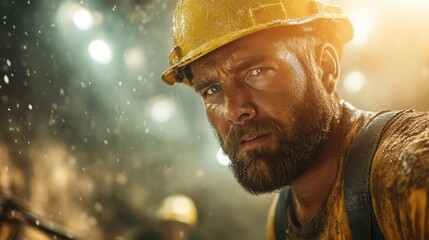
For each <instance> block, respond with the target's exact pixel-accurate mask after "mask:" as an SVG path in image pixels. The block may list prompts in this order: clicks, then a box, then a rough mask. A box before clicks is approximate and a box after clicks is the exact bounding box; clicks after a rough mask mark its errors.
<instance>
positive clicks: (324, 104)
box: [216, 80, 335, 195]
mask: <svg viewBox="0 0 429 240" xmlns="http://www.w3.org/2000/svg"><path fill="white" fill-rule="evenodd" d="M308 82H309V85H308V86H309V87H308V89H307V91H306V93H305V96H304V98H303V101H302V102H301V103H300V104H297V105H296V106H294V107H293V108H292V109H289V108H286V107H285V109H284V111H285V112H287V111H289V112H291V116H292V117H291V118H292V119H289V120H290V121H288V122H290V124H287V125H282V123H281V122H279V121H276V120H274V119H271V118H270V119H252V120H249V121H247V122H245V123H243V124H238V125H234V126H232V127H231V129H230V130H229V132H228V133H227V134H226V135H225V136H224V137H221V136H220V135H219V132H216V135H217V137H218V139H219V142H220V145H221V147H222V149H223V151H224V153H225V154H226V155H227V156H228V157H229V159H230V160H231V165H230V166H231V169H232V172H233V174H234V177H235V178H236V180H237V181H238V182H239V183H240V185H241V186H242V187H243V188H244V189H245V190H247V191H248V192H249V193H251V194H254V195H258V194H263V193H270V192H273V191H276V190H279V189H281V188H283V187H284V186H286V185H288V184H290V183H291V182H292V181H293V180H295V179H297V178H298V177H299V176H300V175H301V174H302V173H303V172H305V170H307V169H308V168H309V167H311V165H312V162H313V161H314V159H313V155H314V153H315V152H316V151H317V149H318V147H319V146H320V145H322V144H323V143H324V142H325V141H326V139H327V136H328V133H329V129H330V124H331V122H332V120H333V118H334V113H335V104H334V103H333V102H332V101H331V100H330V98H329V96H328V95H327V93H326V92H325V91H324V89H322V88H323V87H322V86H321V84H320V82H316V81H315V80H313V81H311V80H310V81H308ZM318 83H319V84H318ZM286 129H288V130H289V131H287V130H286ZM267 132H269V133H271V134H272V137H274V139H275V141H277V144H276V145H277V146H279V147H278V148H277V149H273V148H272V147H270V146H267V145H262V146H260V147H258V148H256V149H251V150H248V151H244V152H240V151H239V143H240V138H241V137H242V136H243V135H244V134H250V135H251V136H258V135H261V134H264V133H267Z"/></svg>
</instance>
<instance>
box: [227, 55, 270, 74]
mask: <svg viewBox="0 0 429 240" xmlns="http://www.w3.org/2000/svg"><path fill="white" fill-rule="evenodd" d="M264 59H267V56H265V55H257V56H249V57H246V58H245V59H243V60H242V61H240V62H239V63H237V65H236V66H234V67H232V69H231V70H232V71H233V72H239V71H242V70H245V69H247V68H249V67H251V66H252V65H254V64H255V62H258V61H262V60H264Z"/></svg>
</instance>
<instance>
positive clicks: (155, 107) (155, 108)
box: [150, 96, 176, 123]
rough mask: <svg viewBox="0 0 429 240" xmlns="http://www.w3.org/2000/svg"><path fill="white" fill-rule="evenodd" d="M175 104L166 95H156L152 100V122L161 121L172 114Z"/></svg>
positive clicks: (165, 120)
mask: <svg viewBox="0 0 429 240" xmlns="http://www.w3.org/2000/svg"><path fill="white" fill-rule="evenodd" d="M175 109H176V104H175V103H174V102H173V101H171V100H170V99H169V98H166V97H160V96H158V97H156V98H154V99H153V100H152V107H151V110H150V117H151V118H152V120H153V121H154V122H158V123H163V122H167V121H168V120H170V118H171V117H172V116H173V113H174V110H175Z"/></svg>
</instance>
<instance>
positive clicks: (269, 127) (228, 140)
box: [221, 119, 281, 149]
mask: <svg viewBox="0 0 429 240" xmlns="http://www.w3.org/2000/svg"><path fill="white" fill-rule="evenodd" d="M279 131H281V127H280V124H279V123H278V122H277V121H275V120H273V119H258V120H256V119H254V120H251V121H248V122H245V123H243V124H237V125H233V126H232V127H231V128H230V129H229V131H228V133H227V134H226V135H225V137H224V138H223V139H222V142H223V143H221V144H222V145H223V147H226V148H227V149H230V148H231V147H232V146H238V144H240V141H241V138H242V137H243V135H245V134H248V135H251V136H258V135H262V134H266V133H268V132H270V133H274V134H275V133H278V132H279Z"/></svg>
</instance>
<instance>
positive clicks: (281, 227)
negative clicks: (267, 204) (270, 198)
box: [274, 187, 290, 240]
mask: <svg viewBox="0 0 429 240" xmlns="http://www.w3.org/2000/svg"><path fill="white" fill-rule="evenodd" d="M289 192H290V188H289V187H286V188H285V189H283V190H282V191H281V192H280V193H279V198H278V200H277V205H276V209H275V212H274V234H275V236H276V240H286V239H287V236H286V220H287V219H286V217H287V214H286V206H288V202H289V195H290V194H289Z"/></svg>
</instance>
